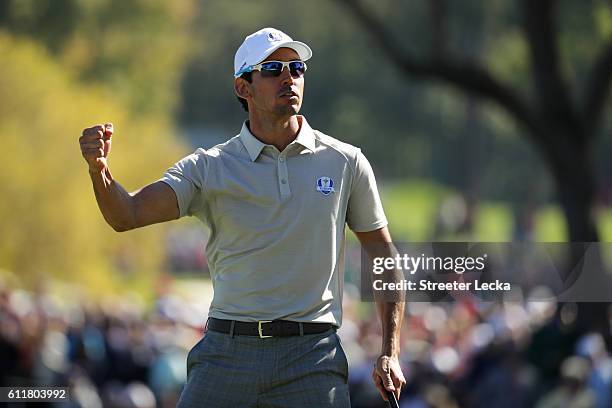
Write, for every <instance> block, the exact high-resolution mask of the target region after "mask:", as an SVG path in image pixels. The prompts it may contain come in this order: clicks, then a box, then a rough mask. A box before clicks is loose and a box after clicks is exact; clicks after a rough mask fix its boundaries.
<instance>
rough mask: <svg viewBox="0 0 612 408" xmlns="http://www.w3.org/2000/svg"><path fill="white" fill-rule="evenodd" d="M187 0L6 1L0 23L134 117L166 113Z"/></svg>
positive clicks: (185, 38)
mask: <svg viewBox="0 0 612 408" xmlns="http://www.w3.org/2000/svg"><path fill="white" fill-rule="evenodd" d="M193 7H194V1H192V0H173V1H164V0H131V1H124V0H95V1H92V0H59V1H56V0H53V1H29V0H26V1H22V0H7V1H6V2H5V5H4V10H2V9H1V8H0V25H1V26H4V27H5V28H6V29H7V30H8V31H10V32H12V33H14V34H18V35H21V36H26V37H28V38H32V39H34V40H36V41H37V42H39V43H40V44H44V45H45V47H46V48H47V49H48V50H50V51H51V52H52V53H53V55H55V56H56V57H57V58H59V59H60V60H62V61H63V63H64V67H65V69H70V70H72V71H73V73H74V75H75V77H76V78H78V79H80V80H83V81H87V82H93V83H99V84H101V85H103V86H105V87H108V88H109V89H112V90H113V98H114V99H119V100H120V101H121V102H122V103H123V104H124V105H125V106H127V107H128V108H129V109H130V110H132V111H133V112H136V113H143V114H159V115H164V116H165V115H168V114H170V113H172V111H173V110H174V109H175V108H176V106H177V103H178V93H177V88H178V86H179V83H180V80H181V78H182V74H183V63H184V59H185V57H186V55H187V53H188V52H189V50H190V47H191V43H190V40H189V38H190V37H189V29H190V20H191V16H192V15H193V14H194V9H193Z"/></svg>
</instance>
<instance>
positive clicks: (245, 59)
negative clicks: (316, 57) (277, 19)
mask: <svg viewBox="0 0 612 408" xmlns="http://www.w3.org/2000/svg"><path fill="white" fill-rule="evenodd" d="M282 47H286V48H291V49H292V50H294V51H295V52H297V53H298V55H299V56H300V59H301V60H302V61H306V60H308V59H310V57H312V50H311V49H310V47H309V46H307V45H306V44H304V43H303V42H300V41H293V39H292V38H291V37H289V36H288V35H287V34H285V33H283V32H282V31H280V30H277V29H275V28H262V29H261V30H259V31H256V32H254V33H253V34H251V35H249V36H247V37H246V38H245V39H244V42H243V43H242V45H240V47H238V51H236V56H235V57H234V77H235V78H238V77H239V76H240V75H242V74H243V73H244V72H245V71H244V70H245V69H246V68H248V67H250V66H253V65H257V64H259V63H260V62H261V61H263V60H265V59H266V58H267V57H268V55H270V54H272V53H273V52H274V51H276V50H277V49H279V48H282Z"/></svg>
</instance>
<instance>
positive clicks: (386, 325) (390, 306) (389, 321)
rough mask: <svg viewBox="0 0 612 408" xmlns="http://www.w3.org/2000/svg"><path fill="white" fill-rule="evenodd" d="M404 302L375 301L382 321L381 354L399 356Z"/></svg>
mask: <svg viewBox="0 0 612 408" xmlns="http://www.w3.org/2000/svg"><path fill="white" fill-rule="evenodd" d="M404 304H405V303H404V302H385V301H377V302H376V308H377V309H378V315H379V316H380V320H381V322H382V331H383V337H382V349H381V354H382V355H385V356H392V357H399V354H400V346H401V345H400V331H401V328H402V320H403V317H404Z"/></svg>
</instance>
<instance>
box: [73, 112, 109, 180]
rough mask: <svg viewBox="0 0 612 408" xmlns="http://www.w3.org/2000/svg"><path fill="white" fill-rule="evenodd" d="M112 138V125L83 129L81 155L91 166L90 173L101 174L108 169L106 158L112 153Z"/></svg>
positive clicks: (80, 139) (80, 140)
mask: <svg viewBox="0 0 612 408" xmlns="http://www.w3.org/2000/svg"><path fill="white" fill-rule="evenodd" d="M112 136H113V124H112V123H105V124H104V125H96V126H92V127H90V128H86V129H83V133H82V135H81V137H80V138H79V144H80V145H81V154H82V155H83V158H84V159H85V161H86V162H87V164H88V165H89V171H92V172H101V171H103V170H105V169H106V168H107V166H108V163H107V161H106V158H107V157H108V154H109V153H110V149H111V137H112Z"/></svg>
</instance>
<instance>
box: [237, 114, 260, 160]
mask: <svg viewBox="0 0 612 408" xmlns="http://www.w3.org/2000/svg"><path fill="white" fill-rule="evenodd" d="M240 140H241V141H242V144H243V145H244V148H245V149H246V150H247V152H248V153H249V157H250V158H251V161H255V160H257V158H258V157H259V153H261V151H262V150H263V148H264V147H265V146H266V144H265V143H264V142H262V141H261V140H259V139H258V138H256V137H255V136H253V134H252V133H251V131H250V130H249V127H248V126H247V121H245V122H244V123H243V124H242V129H241V130H240Z"/></svg>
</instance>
